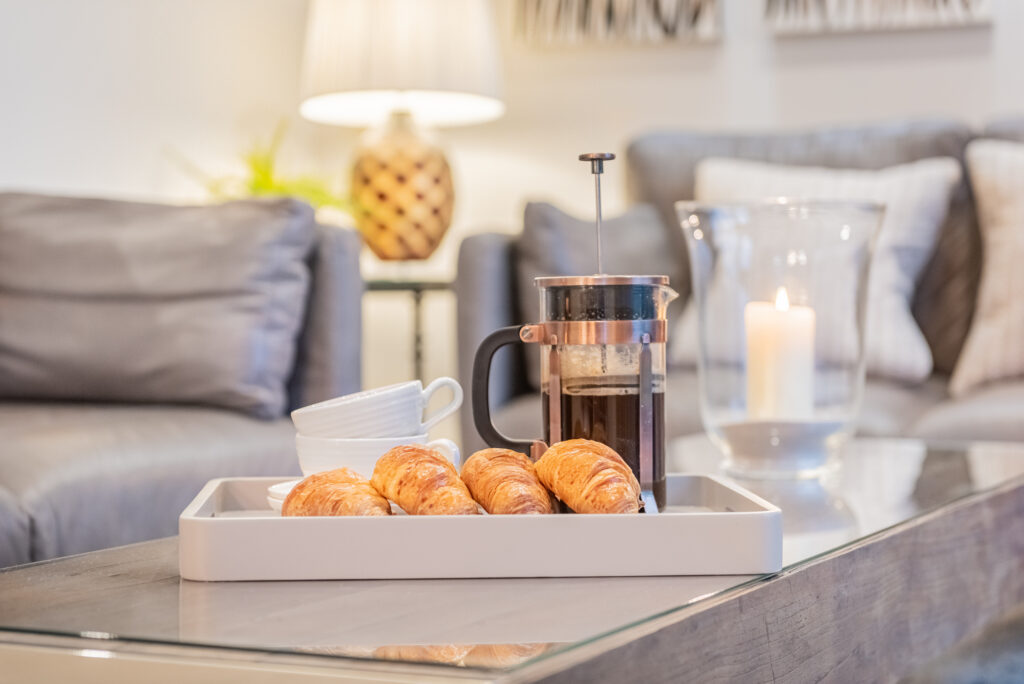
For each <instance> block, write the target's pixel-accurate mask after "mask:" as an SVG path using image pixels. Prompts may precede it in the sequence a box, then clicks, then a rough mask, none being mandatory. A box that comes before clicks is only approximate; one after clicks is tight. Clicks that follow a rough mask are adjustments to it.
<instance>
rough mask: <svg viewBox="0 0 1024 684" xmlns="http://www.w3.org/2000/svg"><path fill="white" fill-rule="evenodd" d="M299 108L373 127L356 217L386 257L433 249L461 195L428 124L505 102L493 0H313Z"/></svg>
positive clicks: (355, 195) (355, 175)
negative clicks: (457, 197) (455, 200)
mask: <svg viewBox="0 0 1024 684" xmlns="http://www.w3.org/2000/svg"><path fill="white" fill-rule="evenodd" d="M300 111H301V113H302V116H303V117H305V118H306V119H309V120H311V121H316V122H319V123H325V124H334V125H338V126H358V127H364V126H371V127H372V128H370V130H368V131H367V133H366V135H364V138H363V141H362V143H361V144H360V148H359V150H358V152H357V154H356V160H355V163H354V165H353V169H352V183H351V194H352V199H353V203H354V209H353V212H354V214H355V216H354V218H355V220H356V224H357V226H358V227H359V230H360V232H361V233H362V235H363V237H364V239H365V240H366V243H367V245H368V246H369V247H370V249H371V250H373V252H374V253H375V254H376V255H377V256H378V257H380V258H381V259H425V258H427V257H428V256H430V254H431V253H433V251H434V250H435V249H436V248H437V246H438V244H439V243H440V241H441V238H442V236H443V235H444V233H445V231H446V230H447V229H448V226H449V224H450V223H451V217H452V208H453V205H454V199H455V193H454V188H453V184H452V176H451V170H450V168H449V166H448V161H447V159H445V156H444V154H443V152H442V151H441V149H440V147H438V146H437V144H436V143H435V142H434V140H435V136H434V135H432V134H430V133H429V132H428V129H429V128H431V127H439V126H462V125H467V124H473V123H481V122H484V121H490V120H492V119H496V118H498V117H500V116H501V115H502V114H503V113H504V111H505V105H504V103H503V102H502V100H501V96H500V74H499V60H498V41H497V32H496V30H495V26H494V16H493V12H492V7H491V2H490V0H313V2H312V3H311V4H310V8H309V18H308V25H307V30H306V46H305V57H304V61H303V74H302V104H301V107H300Z"/></svg>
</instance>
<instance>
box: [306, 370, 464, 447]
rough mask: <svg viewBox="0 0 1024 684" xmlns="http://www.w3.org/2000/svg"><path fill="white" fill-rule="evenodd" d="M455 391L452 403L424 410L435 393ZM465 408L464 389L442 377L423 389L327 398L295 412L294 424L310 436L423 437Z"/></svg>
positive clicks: (411, 385)
mask: <svg viewBox="0 0 1024 684" xmlns="http://www.w3.org/2000/svg"><path fill="white" fill-rule="evenodd" d="M442 387H449V388H451V390H452V400H451V401H450V402H448V404H446V405H445V406H444V407H443V408H440V409H438V410H437V411H435V412H434V413H432V414H430V415H429V416H424V415H423V411H424V409H425V408H426V406H427V402H429V401H430V397H431V396H433V394H434V392H436V391H437V390H439V389H441V388H442ZM460 406H462V386H461V385H459V383H458V381H457V380H455V379H454V378H447V377H441V378H437V379H436V380H434V381H433V382H432V383H430V384H429V385H427V386H426V388H424V387H423V384H422V383H421V382H420V381H419V380H413V381H411V382H402V383H399V384H397V385H388V386H387V387H378V388H377V389H372V390H366V391H365V392H359V393H357V394H349V395H346V396H344V397H338V398H336V399H328V400H327V401H322V402H320V403H319V404H312V405H310V406H305V407H303V408H300V409H296V410H294V411H292V422H293V423H295V429H296V430H297V431H298V432H299V434H302V435H308V436H311V437H343V438H376V437H398V436H401V435H420V434H423V433H425V432H427V431H428V430H430V428H432V427H434V426H435V425H437V424H438V423H439V422H441V421H442V420H443V419H445V418H447V417H448V416H450V415H451V414H452V413H454V412H455V411H456V410H458V408H459V407H460Z"/></svg>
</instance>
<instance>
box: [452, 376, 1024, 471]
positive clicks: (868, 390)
mask: <svg viewBox="0 0 1024 684" xmlns="http://www.w3.org/2000/svg"><path fill="white" fill-rule="evenodd" d="M1022 387H1024V386H1022ZM698 396H699V395H698V383H697V374H696V373H695V372H693V371H688V370H677V371H670V372H669V374H668V397H669V399H670V400H669V401H667V402H666V404H665V432H666V433H667V434H668V438H669V439H675V438H676V437H684V436H686V435H692V434H695V433H699V432H703V431H704V426H703V424H702V423H701V418H700V405H699V402H698ZM946 396H947V395H946V387H945V383H944V382H943V381H942V380H941V379H940V378H935V377H933V378H931V379H929V380H927V381H926V382H924V383H923V384H919V385H904V384H901V383H896V382H890V381H886V380H875V379H872V380H868V382H867V383H866V384H865V386H864V401H863V404H862V406H861V412H860V417H859V418H858V420H857V433H858V434H859V435H863V436H867V437H893V436H902V435H904V434H906V432H907V430H908V429H909V427H910V426H911V425H913V424H914V422H915V421H917V420H918V419H919V418H920V417H921V416H922V415H924V414H925V413H926V412H927V411H928V410H930V409H932V408H933V407H935V406H938V405H939V404H940V403H941V402H942V401H943V400H944V399H945V398H946ZM1021 402H1022V403H1024V390H1022V392H1021ZM540 408H541V407H540V397H539V395H538V394H537V393H535V392H534V393H530V394H524V395H521V396H519V397H516V398H515V399H513V400H512V401H510V402H508V403H507V404H506V405H505V406H503V407H502V408H501V409H500V410H498V411H495V413H494V424H495V425H496V426H497V427H498V429H499V430H501V431H502V432H503V433H505V434H506V435H509V436H510V437H517V438H525V439H533V438H540V437H542V436H543V432H542V426H541V410H540ZM1022 439H1024V431H1022ZM472 446H473V448H474V449H475V448H482V447H483V444H482V442H481V443H479V444H474V445H472ZM466 448H467V453H470V451H469V448H470V447H468V446H467V447H466Z"/></svg>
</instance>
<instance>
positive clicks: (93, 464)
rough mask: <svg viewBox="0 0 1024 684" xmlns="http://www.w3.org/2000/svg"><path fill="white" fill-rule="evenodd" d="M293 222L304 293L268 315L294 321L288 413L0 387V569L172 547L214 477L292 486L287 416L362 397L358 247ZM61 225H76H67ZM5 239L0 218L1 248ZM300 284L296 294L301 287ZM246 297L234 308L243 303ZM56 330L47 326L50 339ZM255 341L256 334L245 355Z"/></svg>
mask: <svg viewBox="0 0 1024 684" xmlns="http://www.w3.org/2000/svg"><path fill="white" fill-rule="evenodd" d="M24 197H31V196H21V197H18V198H13V199H12V196H8V197H4V196H3V195H0V209H3V206H2V205H3V203H4V202H5V201H7V202H13V201H15V200H17V201H23V200H24ZM88 202H90V201H89V200H82V203H83V206H82V211H90V208H89V206H88ZM111 204H115V203H111ZM239 204H244V203H239ZM76 206H77V205H76ZM124 206H129V205H127V204H124V205H122V204H115V210H114V211H115V212H118V211H132V209H130V208H129V209H123V208H122V207H124ZM130 206H134V207H145V206H153V205H130ZM268 206H271V205H269V204H262V205H258V206H257V208H256V209H255V210H254V211H256V212H259V211H263V208H264V207H268ZM250 209H251V207H250ZM106 211H108V212H109V211H110V209H107V210H106ZM138 211H143V210H141V209H139V210H138ZM196 211H197V214H196V216H195V217H192V218H189V219H188V220H198V221H201V222H202V221H211V220H212V219H210V216H211V215H210V214H208V213H207V214H203V213H202V212H205V211H206V209H205V208H202V209H197V210H196ZM303 212H305V213H303ZM250 213H252V212H250ZM299 213H301V214H302V216H303V217H304V218H302V220H305V221H306V222H307V223H306V225H305V227H304V228H303V229H302V236H303V237H302V246H301V249H307V248H308V246H309V243H310V242H312V248H311V249H310V251H309V252H308V257H306V258H305V264H306V267H307V269H306V270H305V273H308V276H309V277H308V284H309V286H308V289H307V290H305V292H306V295H305V296H304V299H305V302H304V305H303V306H304V309H305V310H304V311H297V312H296V311H291V312H281V311H274V312H270V314H269V315H270V320H271V325H278V324H279V322H280V320H281V316H283V315H287V316H289V317H291V316H295V320H298V321H299V322H300V323H299V325H300V328H299V336H298V338H297V341H296V343H295V353H294V362H293V363H292V366H291V368H290V371H289V370H286V373H287V374H286V376H285V377H287V378H289V379H288V382H287V387H286V389H287V407H286V408H285V410H284V411H281V410H280V408H278V410H277V411H276V413H275V416H274V417H271V418H269V419H261V418H258V417H253V416H252V415H247V414H246V413H245V412H243V411H238V410H231V409H229V408H225V407H214V406H211V405H209V404H207V405H203V404H199V403H187V402H167V403H161V402H160V401H159V400H149V401H146V402H145V403H143V402H133V401H125V400H117V401H91V400H83V399H82V398H80V397H79V398H77V399H76V400H61V399H40V398H38V397H36V398H31V399H29V398H25V399H22V398H19V397H17V396H11V392H10V391H7V390H10V386H9V385H8V386H5V383H4V382H0V389H2V390H5V392H4V396H5V397H7V398H3V399H0V567H3V566H7V565H12V564H17V563H24V562H29V561H40V560H44V559H48V558H53V557H55V556H62V555H67V554H73V553H81V552H85V551H91V550H94V549H99V548H104V547H109V546H115V545H120V544H126V543H131V542H136V541H142V540H146V539H152V538H157V537H164V536H171V535H174V534H176V533H177V526H178V515H179V514H180V513H181V511H182V510H183V509H184V507H185V506H186V505H187V504H188V502H189V501H190V500H191V499H192V498H193V497H194V496H195V495H196V493H198V491H199V490H200V488H201V487H202V486H203V484H205V483H206V482H207V481H208V480H210V479H212V478H216V477H228V476H245V475H252V476H257V475H287V474H292V473H298V465H297V461H296V458H295V446H294V434H295V433H294V429H293V427H292V423H291V420H290V419H289V417H288V415H287V411H288V410H289V409H291V408H295V407H298V406H302V405H305V404H308V403H311V402H315V401H319V400H323V399H326V398H330V397H333V396H337V395H340V394H346V393H349V392H353V391H357V390H358V389H359V388H360V379H361V375H360V362H361V358H360V357H361V339H360V338H361V317H362V310H361V296H362V291H363V282H362V279H361V277H360V274H359V260H358V257H359V250H360V247H361V243H360V239H359V237H358V236H357V235H356V234H355V233H354V232H352V231H349V230H344V229H339V228H333V227H325V226H311V225H310V224H311V221H312V218H311V216H312V214H311V212H309V211H308V208H306V209H304V210H302V211H300V212H299ZM58 217H59V219H60V220H67V219H68V218H70V219H72V220H74V218H75V216H74V213H72V214H70V215H68V214H58ZM16 218H17V217H16ZM244 220H246V221H249V223H248V224H245V225H244V226H243V227H250V226H251V224H252V221H251V216H250V215H246V216H245V218H244ZM100 223H101V224H102V222H100ZM149 225H150V224H146V227H148V226H149ZM201 225H212V224H210V223H207V224H202V223H201ZM6 227H7V226H5V225H4V215H3V212H2V211H0V241H2V240H3V239H4V237H5V228H6ZM101 227H102V226H101ZM284 247H288V245H284ZM274 250H275V251H274V252H273V253H269V257H267V258H269V259H270V260H271V261H273V260H274V259H275V258H279V257H275V256H274V254H280V252H279V251H277V247H276V246H275V248H274ZM0 251H2V250H0ZM246 254H248V253H242V254H239V255H238V259H239V260H244V259H245V258H246ZM263 254H264V256H267V254H268V253H267V252H264V253H263ZM298 259H299V261H298V263H300V264H301V263H302V257H301V256H300V257H298ZM234 266H235V264H232V267H234ZM133 273H134V277H136V278H143V279H144V278H145V274H140V272H139V271H134V272H133ZM88 275H89V277H92V274H91V273H90V274H88ZM253 277H262V278H263V284H261V285H260V286H259V292H262V293H264V294H266V293H267V292H270V293H271V294H270V295H269V296H270V297H275V296H276V295H275V294H273V293H274V292H276V290H274V289H273V288H280V287H282V285H281V284H280V282H275V281H274V280H273V277H272V276H265V275H264V276H253ZM302 278H303V281H304V282H305V281H306V279H307V276H306V275H303V276H302ZM5 284H6V283H3V282H0V310H2V309H3V305H4V303H5V302H7V303H8V304H9V303H10V301H11V299H10V298H9V299H7V300H4V299H3V296H4V295H8V296H9V297H13V296H15V295H17V294H18V293H16V292H13V291H10V290H8V291H7V292H5V287H4V286H5ZM253 290H254V291H244V292H241V293H240V296H242V297H249V298H250V299H246V300H245V301H246V302H250V301H252V300H251V297H254V296H256V292H255V290H256V288H253ZM198 296H199V297H202V296H206V295H203V294H200V295H198ZM280 301H281V298H280V297H278V298H277V302H278V304H275V306H279V305H280ZM243 306H248V307H249V308H252V306H251V305H250V304H244V305H243ZM235 313H237V311H230V312H228V314H227V315H234V314H235ZM0 316H2V313H0ZM275 316H276V318H274V317H275ZM275 321H276V322H275ZM59 329H60V326H59V324H57V325H55V327H54V331H55V332H57V331H59ZM271 332H273V331H271ZM263 341H264V338H263V336H262V333H260V334H259V335H257V337H256V338H255V339H254V342H253V344H255V345H261V344H263ZM260 349H262V347H260ZM204 352H205V353H207V354H208V358H209V359H210V361H211V362H212V363H214V364H216V363H217V362H218V361H220V362H222V363H223V362H228V363H230V362H231V360H230V359H225V358H224V356H223V354H219V353H216V351H210V350H208V349H205V350H204V349H196V350H195V353H196V354H203V353H204ZM124 353H125V354H126V355H129V354H131V353H132V352H131V350H125V351H124ZM126 360H127V359H126ZM157 370H159V369H157ZM154 372H156V371H154Z"/></svg>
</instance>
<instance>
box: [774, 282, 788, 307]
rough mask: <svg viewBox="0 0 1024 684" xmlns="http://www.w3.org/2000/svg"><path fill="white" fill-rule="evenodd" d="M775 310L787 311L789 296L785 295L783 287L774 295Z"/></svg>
mask: <svg viewBox="0 0 1024 684" xmlns="http://www.w3.org/2000/svg"><path fill="white" fill-rule="evenodd" d="M775 308H776V309H777V310H778V311H789V295H787V294H786V288H784V287H780V288H779V291H778V292H776V293H775Z"/></svg>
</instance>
